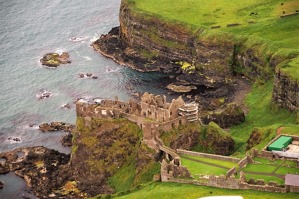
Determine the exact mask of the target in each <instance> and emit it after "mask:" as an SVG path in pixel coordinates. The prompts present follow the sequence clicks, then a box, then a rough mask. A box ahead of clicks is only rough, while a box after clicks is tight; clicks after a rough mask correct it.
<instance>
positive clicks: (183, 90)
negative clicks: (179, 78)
mask: <svg viewBox="0 0 299 199" xmlns="http://www.w3.org/2000/svg"><path fill="white" fill-rule="evenodd" d="M167 88H168V89H169V90H171V91H173V92H176V93H189V92H191V91H192V90H196V89H197V88H196V87H195V86H184V85H177V84H174V83H172V84H169V85H168V86H167Z"/></svg>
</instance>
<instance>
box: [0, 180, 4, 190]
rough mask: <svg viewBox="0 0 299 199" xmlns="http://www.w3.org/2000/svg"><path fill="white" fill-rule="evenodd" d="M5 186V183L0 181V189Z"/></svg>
mask: <svg viewBox="0 0 299 199" xmlns="http://www.w3.org/2000/svg"><path fill="white" fill-rule="evenodd" d="M3 186H4V183H3V182H1V181H0V189H2V188H3Z"/></svg>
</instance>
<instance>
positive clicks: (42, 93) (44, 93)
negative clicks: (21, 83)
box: [35, 89, 53, 99]
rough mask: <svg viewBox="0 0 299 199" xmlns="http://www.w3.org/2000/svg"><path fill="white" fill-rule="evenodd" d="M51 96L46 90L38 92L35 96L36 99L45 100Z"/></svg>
mask: <svg viewBox="0 0 299 199" xmlns="http://www.w3.org/2000/svg"><path fill="white" fill-rule="evenodd" d="M52 95H53V93H52V92H50V91H49V90H47V89H41V90H40V91H39V93H37V94H36V95H35V96H36V97H37V98H38V99H46V98H49V97H51V96H52Z"/></svg>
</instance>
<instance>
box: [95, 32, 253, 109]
mask: <svg viewBox="0 0 299 199" xmlns="http://www.w3.org/2000/svg"><path fill="white" fill-rule="evenodd" d="M92 47H93V48H94V50H95V51H97V52H99V53H101V54H102V55H103V56H105V57H107V58H110V59H112V60H114V61H115V62H116V63H118V64H121V65H124V66H127V67H129V68H132V69H134V70H137V71H140V72H153V71H156V72H162V73H171V74H174V75H170V76H169V78H170V79H172V80H173V81H172V82H173V83H171V84H169V85H167V86H166V88H167V89H169V90H170V91H171V92H174V93H179V94H182V95H185V97H187V96H188V98H189V99H192V100H194V101H197V102H200V104H202V106H201V108H202V110H203V111H211V110H216V109H218V108H220V107H222V106H225V105H226V104H229V103H231V102H233V100H234V98H235V96H236V95H238V93H237V92H236V91H237V90H240V89H242V87H243V85H244V83H245V84H247V85H248V84H250V83H249V81H247V80H246V79H241V78H240V77H233V76H232V74H230V73H229V72H224V73H219V72H216V73H214V72H212V71H211V70H210V69H201V71H198V70H197V69H196V70H184V69H182V68H183V66H181V65H180V64H181V63H180V62H176V61H178V60H173V59H171V58H169V59H166V58H165V57H159V56H157V57H151V58H147V57H144V56H143V55H142V54H140V53H139V52H137V51H138V50H139V51H142V49H138V48H137V49H135V50H133V49H134V48H133V47H132V46H130V45H129V44H126V42H124V41H123V40H122V37H121V32H120V27H115V28H113V29H112V30H111V31H110V32H109V33H108V34H105V35H102V36H101V37H100V38H99V39H98V40H97V41H95V42H94V43H93V44H92ZM162 53H163V52H160V54H162ZM240 82H243V83H240ZM217 101H223V102H222V103H217Z"/></svg>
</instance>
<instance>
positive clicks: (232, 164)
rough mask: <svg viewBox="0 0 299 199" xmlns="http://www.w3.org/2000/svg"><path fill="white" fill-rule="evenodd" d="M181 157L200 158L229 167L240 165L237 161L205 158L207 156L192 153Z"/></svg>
mask: <svg viewBox="0 0 299 199" xmlns="http://www.w3.org/2000/svg"><path fill="white" fill-rule="evenodd" d="M180 157H181V158H192V159H194V160H200V161H203V162H206V163H211V164H216V165H220V166H223V167H227V168H233V167H238V164H237V163H234V162H230V161H223V160H216V159H212V158H205V157H198V156H191V155H180Z"/></svg>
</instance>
